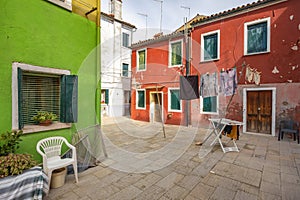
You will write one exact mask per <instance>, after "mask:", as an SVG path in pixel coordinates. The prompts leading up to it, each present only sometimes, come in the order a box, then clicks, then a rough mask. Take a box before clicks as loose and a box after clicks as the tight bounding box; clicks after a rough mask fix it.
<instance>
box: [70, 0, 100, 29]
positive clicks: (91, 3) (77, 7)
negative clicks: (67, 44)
mask: <svg viewBox="0 0 300 200" xmlns="http://www.w3.org/2000/svg"><path fill="white" fill-rule="evenodd" d="M97 6H99V8H98V10H99V11H100V10H101V9H100V8H101V0H72V12H73V13H76V14H79V15H81V16H83V17H85V18H87V19H89V20H91V21H94V22H97ZM89 12H90V13H89ZM97 24H98V25H99V21H98V23H97Z"/></svg>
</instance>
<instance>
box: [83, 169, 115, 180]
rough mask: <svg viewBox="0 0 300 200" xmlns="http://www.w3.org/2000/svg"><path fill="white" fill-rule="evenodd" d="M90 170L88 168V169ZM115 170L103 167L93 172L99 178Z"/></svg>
mask: <svg viewBox="0 0 300 200" xmlns="http://www.w3.org/2000/svg"><path fill="white" fill-rule="evenodd" d="M86 171H88V170H86ZM112 172H113V171H112V170H111V169H110V168H102V169H100V170H97V171H96V172H94V173H93V175H95V176H96V177H97V178H102V177H104V176H106V175H108V174H111V173H112Z"/></svg>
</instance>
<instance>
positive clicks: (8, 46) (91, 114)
mask: <svg viewBox="0 0 300 200" xmlns="http://www.w3.org/2000/svg"><path fill="white" fill-rule="evenodd" d="M0 4H1V5H0V74H1V78H0V112H1V114H0V132H4V131H8V130H11V129H12V91H11V90H12V89H11V86H12V63H13V62H20V63H26V64H30V65H35V66H44V67H49V68H58V69H67V70H70V71H71V74H77V75H78V78H79V82H78V83H79V85H78V88H79V90H78V111H79V113H78V123H77V124H79V125H78V127H77V124H74V125H73V126H72V128H70V129H61V130H56V131H45V132H38V133H30V134H25V135H24V136H22V139H23V141H22V143H21V145H20V149H19V150H18V151H19V152H23V153H25V152H26V153H30V154H33V155H34V158H35V159H37V160H39V161H40V160H41V158H40V156H39V155H38V154H37V153H36V150H35V146H36V143H37V141H38V140H40V139H41V138H45V137H49V136H53V135H62V136H64V137H66V138H67V139H69V140H70V138H71V136H72V134H73V133H74V132H75V131H76V129H81V128H84V127H88V126H91V125H94V124H95V123H97V121H96V115H97V112H95V104H96V102H99V101H98V100H97V99H96V97H95V95H96V88H97V81H98V80H97V74H99V73H100V70H98V68H99V67H97V60H96V54H97V51H95V47H96V46H97V43H99V39H98V40H97V37H98V36H99V33H97V30H99V28H97V27H96V25H95V23H94V22H91V21H89V20H88V19H86V18H84V17H81V16H79V15H77V14H74V13H72V12H69V11H67V10H65V9H63V8H61V7H59V6H56V5H54V4H51V3H50V2H48V1H44V0H1V1H0ZM98 87H99V86H98Z"/></svg>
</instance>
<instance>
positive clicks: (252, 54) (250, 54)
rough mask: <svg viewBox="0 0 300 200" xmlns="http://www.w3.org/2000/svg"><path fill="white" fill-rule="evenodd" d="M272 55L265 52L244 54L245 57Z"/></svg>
mask: <svg viewBox="0 0 300 200" xmlns="http://www.w3.org/2000/svg"><path fill="white" fill-rule="evenodd" d="M267 53H270V51H263V52H256V53H248V54H244V56H254V55H260V54H267Z"/></svg>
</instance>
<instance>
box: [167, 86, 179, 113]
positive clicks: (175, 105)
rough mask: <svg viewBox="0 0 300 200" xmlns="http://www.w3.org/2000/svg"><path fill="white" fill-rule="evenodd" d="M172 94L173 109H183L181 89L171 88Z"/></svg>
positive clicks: (171, 106)
mask: <svg viewBox="0 0 300 200" xmlns="http://www.w3.org/2000/svg"><path fill="white" fill-rule="evenodd" d="M170 95H171V103H170V104H171V105H170V108H171V110H181V106H180V98H179V90H177V89H176V90H170Z"/></svg>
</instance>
